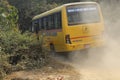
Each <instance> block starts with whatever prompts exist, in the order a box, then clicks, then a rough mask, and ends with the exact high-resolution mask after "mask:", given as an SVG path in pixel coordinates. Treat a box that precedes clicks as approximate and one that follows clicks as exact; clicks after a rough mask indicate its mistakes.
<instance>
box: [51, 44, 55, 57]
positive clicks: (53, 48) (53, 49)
mask: <svg viewBox="0 0 120 80" xmlns="http://www.w3.org/2000/svg"><path fill="white" fill-rule="evenodd" d="M50 53H51V54H52V56H55V47H54V45H53V44H51V45H50Z"/></svg>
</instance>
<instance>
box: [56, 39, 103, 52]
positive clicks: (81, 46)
mask: <svg viewBox="0 0 120 80" xmlns="http://www.w3.org/2000/svg"><path fill="white" fill-rule="evenodd" d="M102 46H104V41H98V42H92V43H84V44H83V43H82V44H66V45H64V46H63V47H64V48H63V49H62V50H60V51H58V52H71V51H77V50H82V49H90V48H96V47H102Z"/></svg>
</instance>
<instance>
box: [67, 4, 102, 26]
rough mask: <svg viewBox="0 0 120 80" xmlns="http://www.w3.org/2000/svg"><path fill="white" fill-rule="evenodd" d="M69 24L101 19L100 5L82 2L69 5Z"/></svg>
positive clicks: (92, 21) (93, 21)
mask: <svg viewBox="0 0 120 80" xmlns="http://www.w3.org/2000/svg"><path fill="white" fill-rule="evenodd" d="M67 17H68V25H75V24H84V23H95V22H99V21H100V15H99V11H98V7H97V5H95V4H89V5H88V4H82V5H75V6H68V7H67Z"/></svg>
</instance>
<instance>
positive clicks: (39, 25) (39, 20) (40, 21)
mask: <svg viewBox="0 0 120 80" xmlns="http://www.w3.org/2000/svg"><path fill="white" fill-rule="evenodd" d="M40 30H41V19H39V31H40Z"/></svg>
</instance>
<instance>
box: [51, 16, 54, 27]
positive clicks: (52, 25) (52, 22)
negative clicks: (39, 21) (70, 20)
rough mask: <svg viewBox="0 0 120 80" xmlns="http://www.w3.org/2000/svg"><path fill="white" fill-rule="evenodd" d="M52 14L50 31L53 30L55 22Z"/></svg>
mask: <svg viewBox="0 0 120 80" xmlns="http://www.w3.org/2000/svg"><path fill="white" fill-rule="evenodd" d="M54 19H55V18H54V14H52V15H51V29H55V20H54Z"/></svg>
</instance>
